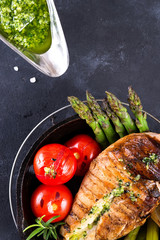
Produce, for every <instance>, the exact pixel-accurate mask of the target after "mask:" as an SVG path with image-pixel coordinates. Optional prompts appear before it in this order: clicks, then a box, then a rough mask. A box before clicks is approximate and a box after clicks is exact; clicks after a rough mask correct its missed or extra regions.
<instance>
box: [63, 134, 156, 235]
mask: <svg viewBox="0 0 160 240" xmlns="http://www.w3.org/2000/svg"><path fill="white" fill-rule="evenodd" d="M159 182H160V135H159V134H156V133H135V134H130V135H128V136H125V137H123V138H121V139H120V140H118V141H117V142H115V143H114V144H112V145H110V146H109V147H108V148H106V149H105V150H104V151H103V152H102V153H100V154H99V156H98V157H97V158H96V159H95V160H93V161H92V163H91V165H90V168H89V171H88V173H87V174H86V175H85V177H84V179H83V181H82V184H81V186H80V189H79V191H78V193H77V195H76V197H75V200H74V203H73V206H72V210H71V212H70V214H69V215H68V217H67V218H66V220H65V222H66V224H65V225H64V226H62V227H61V234H62V236H63V237H64V239H66V240H77V239H90V240H92V239H93V240H114V239H118V238H120V237H122V236H124V235H126V234H127V233H129V232H130V231H131V230H133V229H134V228H136V227H137V226H139V225H142V224H143V223H144V222H145V221H146V219H147V217H148V216H150V214H151V212H152V211H153V210H154V209H155V208H156V206H157V205H158V204H159V203H160V184H159Z"/></svg>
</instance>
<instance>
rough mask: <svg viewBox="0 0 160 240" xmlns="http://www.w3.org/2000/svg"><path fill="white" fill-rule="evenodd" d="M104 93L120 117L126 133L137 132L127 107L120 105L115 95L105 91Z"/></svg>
mask: <svg viewBox="0 0 160 240" xmlns="http://www.w3.org/2000/svg"><path fill="white" fill-rule="evenodd" d="M106 94H107V100H108V102H109V105H110V107H111V109H112V110H113V111H114V112H115V114H116V115H117V116H118V117H119V118H120V120H121V122H122V124H123V125H124V126H125V128H126V130H127V132H128V133H133V132H137V127H136V125H135V123H134V121H133V120H132V118H131V117H130V115H129V113H128V112H127V108H126V107H124V106H123V105H122V103H121V101H120V100H119V99H118V98H116V96H115V95H113V94H112V93H110V92H107V91H106Z"/></svg>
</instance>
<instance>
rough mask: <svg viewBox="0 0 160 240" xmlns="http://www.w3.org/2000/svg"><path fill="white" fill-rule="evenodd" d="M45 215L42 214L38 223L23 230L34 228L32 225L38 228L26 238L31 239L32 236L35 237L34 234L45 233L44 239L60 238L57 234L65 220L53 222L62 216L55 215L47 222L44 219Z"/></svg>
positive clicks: (37, 220)
mask: <svg viewBox="0 0 160 240" xmlns="http://www.w3.org/2000/svg"><path fill="white" fill-rule="evenodd" d="M44 217H45V215H44V216H42V217H41V218H37V219H36V220H35V221H36V224H32V225H30V226H28V227H26V228H25V229H24V230H23V232H25V231H26V230H28V229H30V228H32V227H36V229H35V230H34V231H33V232H32V233H31V234H30V235H29V236H28V237H27V239H26V240H30V239H31V238H33V237H34V236H37V237H39V236H40V235H43V239H44V240H48V239H49V238H52V239H58V235H57V231H56V230H57V229H56V228H57V227H58V226H61V225H63V224H64V222H56V223H54V224H51V222H52V221H53V220H55V219H57V218H59V217H60V216H59V215H58V216H54V217H52V218H51V219H49V220H48V221H47V222H44V221H43V218H44Z"/></svg>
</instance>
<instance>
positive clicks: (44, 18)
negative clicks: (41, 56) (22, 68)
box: [0, 0, 51, 53]
mask: <svg viewBox="0 0 160 240" xmlns="http://www.w3.org/2000/svg"><path fill="white" fill-rule="evenodd" d="M0 33H1V34H2V35H3V36H4V37H5V38H6V39H7V40H8V41H9V42H11V43H12V44H14V45H15V46H16V47H17V48H19V49H21V50H26V49H27V50H29V51H32V52H35V53H43V52H45V51H47V50H48V48H49V47H50V44H51V33H50V16H49V12H48V6H47V3H46V0H3V1H0Z"/></svg>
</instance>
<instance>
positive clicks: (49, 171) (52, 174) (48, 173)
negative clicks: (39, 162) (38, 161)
mask: <svg viewBox="0 0 160 240" xmlns="http://www.w3.org/2000/svg"><path fill="white" fill-rule="evenodd" d="M44 172H45V176H49V177H53V178H54V179H55V178H56V175H57V172H56V171H55V170H54V169H52V168H49V167H45V168H44Z"/></svg>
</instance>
